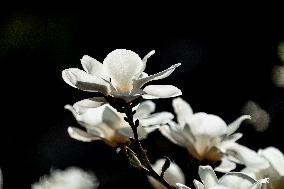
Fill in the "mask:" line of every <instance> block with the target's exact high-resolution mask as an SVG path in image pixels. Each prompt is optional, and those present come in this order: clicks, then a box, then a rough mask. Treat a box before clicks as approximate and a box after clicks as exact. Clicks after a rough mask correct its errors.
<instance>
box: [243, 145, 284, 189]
mask: <svg viewBox="0 0 284 189" xmlns="http://www.w3.org/2000/svg"><path fill="white" fill-rule="evenodd" d="M257 154H258V156H260V157H263V158H264V159H266V160H267V161H268V162H269V167H268V168H266V169H263V168H262V167H259V168H255V167H253V168H251V167H247V168H245V169H244V170H243V172H245V173H247V174H249V175H251V176H253V177H254V178H257V179H259V178H263V177H268V178H269V184H267V185H265V187H264V188H263V189H282V188H284V155H283V153H282V152H281V151H280V150H278V149H277V148H275V147H268V148H265V149H260V150H259V151H258V153H257Z"/></svg>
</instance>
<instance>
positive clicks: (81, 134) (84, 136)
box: [68, 127, 101, 142]
mask: <svg viewBox="0 0 284 189" xmlns="http://www.w3.org/2000/svg"><path fill="white" fill-rule="evenodd" d="M68 133H69V135H70V137H71V138H74V139H76V140H79V141H82V142H91V141H93V140H101V138H100V137H97V136H94V135H92V134H90V133H87V132H86V131H83V130H81V129H78V128H75V127H68Z"/></svg>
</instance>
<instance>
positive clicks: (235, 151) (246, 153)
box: [224, 143, 269, 170]
mask: <svg viewBox="0 0 284 189" xmlns="http://www.w3.org/2000/svg"><path fill="white" fill-rule="evenodd" d="M224 149H225V150H226V153H228V154H229V155H231V156H233V157H234V158H236V159H237V160H239V161H240V162H241V163H243V164H245V165H246V166H247V167H249V168H251V169H257V170H259V169H266V168H268V167H269V163H268V162H267V160H265V159H264V158H262V157H260V156H259V155H258V154H257V153H256V152H255V151H253V150H251V149H249V148H247V147H245V146H243V145H240V144H237V143H227V144H226V146H224Z"/></svg>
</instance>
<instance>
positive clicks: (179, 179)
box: [148, 159, 185, 189]
mask: <svg viewBox="0 0 284 189" xmlns="http://www.w3.org/2000/svg"><path fill="white" fill-rule="evenodd" d="M164 162H165V160H164V159H159V160H157V161H156V162H155V163H154V164H153V169H154V170H155V171H156V172H157V173H158V174H159V175H160V174H161V172H162V167H163V165H164ZM164 179H165V180H166V181H167V182H168V183H169V184H170V185H172V186H174V185H175V184H176V183H182V184H184V183H185V177H184V174H183V172H182V170H181V169H180V167H179V166H178V165H177V164H175V163H173V162H171V164H170V167H169V168H168V169H167V170H166V172H165V173H164ZM148 180H149V182H150V184H151V185H152V186H153V187H154V188H155V189H166V187H165V186H163V185H162V184H161V183H160V182H158V181H156V180H155V179H154V178H153V177H148Z"/></svg>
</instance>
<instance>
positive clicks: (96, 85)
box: [62, 68, 109, 95]
mask: <svg viewBox="0 0 284 189" xmlns="http://www.w3.org/2000/svg"><path fill="white" fill-rule="evenodd" d="M62 78H63V80H64V81H65V82H66V83H67V84H69V85H70V86H72V87H75V88H78V89H81V90H84V91H91V92H101V93H103V94H105V95H108V94H109V84H108V83H107V82H106V81H104V80H103V79H101V78H98V77H97V76H93V75H89V74H87V73H86V72H84V71H83V70H80V69H77V68H69V69H66V70H63V71H62Z"/></svg>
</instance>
